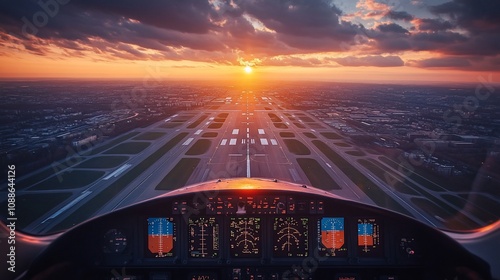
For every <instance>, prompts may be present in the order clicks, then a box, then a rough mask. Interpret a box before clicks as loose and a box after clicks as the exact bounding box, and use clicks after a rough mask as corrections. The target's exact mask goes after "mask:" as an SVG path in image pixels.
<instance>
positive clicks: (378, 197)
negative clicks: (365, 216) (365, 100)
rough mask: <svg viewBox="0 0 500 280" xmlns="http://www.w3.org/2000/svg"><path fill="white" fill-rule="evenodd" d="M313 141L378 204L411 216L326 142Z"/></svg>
mask: <svg viewBox="0 0 500 280" xmlns="http://www.w3.org/2000/svg"><path fill="white" fill-rule="evenodd" d="M312 143H313V144H314V145H315V146H316V147H317V148H318V149H319V150H320V151H321V152H322V153H323V154H324V155H325V156H326V157H327V158H328V159H329V160H330V161H331V162H332V163H333V164H335V165H336V166H337V167H338V168H339V169H340V170H341V171H342V172H344V173H345V174H346V175H347V177H349V179H351V181H352V182H353V183H354V184H356V186H358V188H359V189H361V190H362V191H363V192H364V193H365V194H366V195H367V196H368V197H369V198H370V199H371V200H373V202H375V203H376V204H377V205H379V206H381V207H385V208H388V209H392V210H395V211H397V212H399V213H403V214H406V215H409V216H411V214H410V212H408V210H406V208H404V207H403V206H401V204H399V203H398V202H397V201H395V200H394V199H393V198H392V197H390V196H388V195H387V194H386V193H385V192H384V191H383V190H382V189H380V188H379V187H378V186H377V185H376V184H374V183H373V182H372V181H371V180H370V179H368V178H367V177H366V176H365V175H364V174H363V173H361V172H360V171H359V170H358V169H356V168H355V167H354V166H352V165H351V164H350V163H349V162H348V161H346V160H345V159H344V158H343V157H341V156H340V155H339V154H337V153H336V152H335V151H334V150H332V149H331V148H330V147H328V145H326V144H325V143H324V142H322V141H320V140H313V141H312Z"/></svg>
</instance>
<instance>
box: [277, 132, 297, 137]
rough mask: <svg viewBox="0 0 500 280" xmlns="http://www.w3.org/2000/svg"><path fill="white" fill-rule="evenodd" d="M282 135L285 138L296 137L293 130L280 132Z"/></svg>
mask: <svg viewBox="0 0 500 280" xmlns="http://www.w3.org/2000/svg"><path fill="white" fill-rule="evenodd" d="M280 136H281V137H283V138H292V137H295V134H294V133H293V132H280Z"/></svg>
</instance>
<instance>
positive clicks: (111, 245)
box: [102, 229, 127, 254]
mask: <svg viewBox="0 0 500 280" xmlns="http://www.w3.org/2000/svg"><path fill="white" fill-rule="evenodd" d="M126 248H127V236H126V235H125V234H124V233H123V232H122V231H120V230H118V229H110V230H108V231H107V232H106V233H105V234H104V237H103V249H102V251H103V252H104V253H106V254H110V253H113V254H120V253H123V251H125V249H126Z"/></svg>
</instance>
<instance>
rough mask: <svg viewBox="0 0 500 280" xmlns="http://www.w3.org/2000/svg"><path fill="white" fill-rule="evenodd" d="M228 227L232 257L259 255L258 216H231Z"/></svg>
mask: <svg viewBox="0 0 500 280" xmlns="http://www.w3.org/2000/svg"><path fill="white" fill-rule="evenodd" d="M229 228H230V235H229V245H230V252H231V256H232V257H260V255H261V252H260V247H261V241H260V240H261V238H260V218H251V217H250V218H231V223H230V224H229Z"/></svg>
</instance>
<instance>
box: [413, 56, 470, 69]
mask: <svg viewBox="0 0 500 280" xmlns="http://www.w3.org/2000/svg"><path fill="white" fill-rule="evenodd" d="M411 65H412V66H416V67H423V68H432V67H445V68H463V67H469V66H471V63H470V61H469V60H467V59H465V58H461V57H444V58H429V59H423V60H419V61H413V62H412V63H411Z"/></svg>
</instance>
